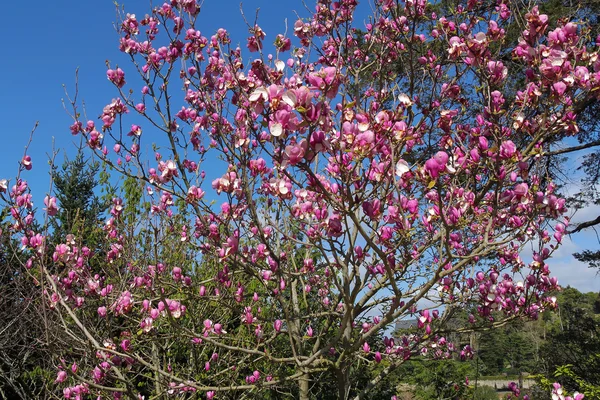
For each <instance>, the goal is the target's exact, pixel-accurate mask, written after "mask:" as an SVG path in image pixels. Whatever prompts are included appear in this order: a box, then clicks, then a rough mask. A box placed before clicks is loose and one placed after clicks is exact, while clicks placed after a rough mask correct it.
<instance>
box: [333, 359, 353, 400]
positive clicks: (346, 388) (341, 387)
mask: <svg viewBox="0 0 600 400" xmlns="http://www.w3.org/2000/svg"><path fill="white" fill-rule="evenodd" d="M336 375H337V386H338V400H347V399H348V395H349V394H350V368H348V366H347V365H342V366H340V368H339V369H338V370H337V371H336Z"/></svg>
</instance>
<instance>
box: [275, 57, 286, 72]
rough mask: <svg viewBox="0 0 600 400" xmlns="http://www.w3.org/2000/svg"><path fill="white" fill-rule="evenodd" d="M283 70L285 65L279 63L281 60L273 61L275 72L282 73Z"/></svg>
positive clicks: (281, 62)
mask: <svg viewBox="0 0 600 400" xmlns="http://www.w3.org/2000/svg"><path fill="white" fill-rule="evenodd" d="M284 68H285V63H284V62H283V61H281V60H277V61H275V69H276V70H277V72H281V71H283V69H284Z"/></svg>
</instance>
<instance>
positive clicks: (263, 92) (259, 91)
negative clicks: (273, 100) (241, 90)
mask: <svg viewBox="0 0 600 400" xmlns="http://www.w3.org/2000/svg"><path fill="white" fill-rule="evenodd" d="M261 97H262V98H263V99H265V100H267V99H268V98H269V94H268V93H267V89H265V88H264V86H261V87H258V88H256V89H255V90H254V92H252V94H251V95H250V97H249V100H250V101H257V100H258V99H260V98H261Z"/></svg>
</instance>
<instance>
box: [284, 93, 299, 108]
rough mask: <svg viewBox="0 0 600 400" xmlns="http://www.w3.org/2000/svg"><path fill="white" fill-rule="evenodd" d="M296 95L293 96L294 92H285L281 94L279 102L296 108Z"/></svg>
mask: <svg viewBox="0 0 600 400" xmlns="http://www.w3.org/2000/svg"><path fill="white" fill-rule="evenodd" d="M296 100H297V99H296V95H295V94H294V92H291V91H289V90H288V91H287V92H285V93H284V94H283V96H281V101H283V102H284V103H285V104H287V105H288V106H290V107H296Z"/></svg>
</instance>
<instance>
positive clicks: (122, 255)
mask: <svg viewBox="0 0 600 400" xmlns="http://www.w3.org/2000/svg"><path fill="white" fill-rule="evenodd" d="M507 4H508V3H505V2H503V1H502V0H500V1H499V2H498V3H494V2H492V3H490V2H487V1H483V0H482V1H475V0H474V1H468V2H460V3H457V5H456V7H455V8H454V9H453V10H452V12H451V13H450V14H448V15H436V14H435V12H433V8H432V6H431V5H429V4H427V3H426V2H425V1H423V0H417V1H413V0H410V1H407V2H400V1H397V2H396V1H391V0H381V1H377V2H376V4H374V5H373V6H372V8H371V14H370V15H360V16H359V15H358V14H357V12H356V8H357V2H356V1H355V0H340V1H337V2H333V1H327V0H323V1H320V2H319V3H318V4H317V5H316V8H315V12H314V14H313V15H312V16H310V17H308V18H306V19H299V20H298V21H296V22H295V23H294V24H293V35H290V37H288V36H286V35H283V34H279V35H272V36H270V38H269V37H267V34H266V33H265V32H264V31H263V30H262V29H261V28H260V27H259V26H258V25H253V26H249V32H250V36H249V37H248V38H247V41H246V43H245V48H241V47H238V46H236V45H235V41H234V39H232V38H230V36H229V33H228V32H227V31H226V30H225V29H219V30H218V31H216V32H210V33H206V32H202V31H201V29H202V27H201V26H198V24H196V19H197V17H198V15H199V13H200V4H199V2H197V1H196V0H172V1H171V2H170V3H169V2H167V3H165V4H163V5H162V6H159V7H156V8H155V9H154V10H152V12H151V13H150V14H148V15H146V16H145V17H143V18H139V16H138V17H136V15H134V14H124V15H122V21H121V22H120V23H119V33H120V47H119V48H120V50H121V51H122V52H123V53H125V55H126V56H127V57H128V59H129V61H130V62H129V63H128V64H127V65H120V66H118V67H117V66H109V69H108V71H107V77H108V80H109V81H110V82H112V84H114V86H115V88H116V96H115V98H114V99H113V100H112V101H110V102H109V103H108V104H107V105H106V107H104V109H103V110H102V115H101V116H100V119H99V120H89V121H86V119H85V118H83V117H82V116H81V114H80V112H79V111H78V108H77V104H76V103H75V102H73V103H72V105H73V117H74V123H73V125H72V126H71V133H72V134H73V135H81V136H83V138H84V139H85V141H86V142H87V144H88V145H89V149H90V151H92V152H94V153H95V154H96V156H97V157H98V158H99V159H100V160H101V161H102V162H103V163H104V164H105V165H109V166H110V167H111V168H112V169H113V170H114V171H117V172H118V173H119V174H120V175H122V176H123V177H124V179H125V180H124V182H126V185H124V187H123V190H121V191H120V192H119V196H118V197H115V198H114V200H113V204H112V208H111V210H110V215H109V217H108V219H107V220H106V224H105V225H104V231H105V233H106V238H105V242H104V243H101V244H99V245H95V246H94V247H92V248H91V247H88V246H86V238H85V237H77V236H74V235H71V236H68V237H67V242H65V243H60V244H58V245H56V246H55V248H52V249H48V248H47V245H46V242H45V235H46V234H45V233H44V231H43V230H39V229H38V230H36V229H34V225H33V221H34V220H35V218H36V217H35V216H34V212H35V210H36V209H35V208H34V207H33V204H32V200H31V198H32V197H31V194H30V193H29V190H28V186H27V184H26V182H25V180H24V179H18V180H16V181H15V182H13V183H11V184H7V183H6V181H5V182H4V184H3V186H2V189H3V191H4V192H7V193H5V194H3V195H2V196H3V199H4V200H5V202H6V203H7V206H8V207H9V208H10V212H11V219H10V220H9V221H6V223H5V226H4V231H5V233H6V232H8V234H9V235H11V236H13V237H14V238H17V239H18V240H20V241H21V243H22V244H23V246H24V247H25V248H26V249H27V250H28V251H29V252H30V255H31V258H30V259H29V262H28V263H27V265H26V267H27V268H28V272H29V274H30V275H31V276H32V277H34V278H36V279H37V280H38V282H40V284H41V285H43V290H44V294H45V296H46V301H47V305H48V306H49V307H50V308H51V309H52V310H53V312H55V313H57V314H58V315H59V316H60V321H62V326H63V330H64V332H65V335H66V336H67V337H68V338H69V340H71V343H72V345H71V347H69V348H66V349H65V350H64V352H63V353H62V354H61V357H62V358H61V363H60V365H57V368H58V374H57V378H56V383H57V384H59V385H60V388H62V389H63V394H64V397H65V398H82V397H85V396H87V395H88V394H90V395H92V394H93V395H94V396H97V395H102V396H108V397H109V398H110V397H113V398H116V399H118V398H143V397H144V396H147V397H146V398H148V397H151V398H155V397H161V396H167V395H172V396H176V397H194V398H196V397H195V396H201V397H205V398H207V399H212V398H242V397H244V396H246V397H252V398H279V396H283V395H285V394H288V395H293V396H297V397H299V398H301V399H308V398H311V397H313V396H316V395H317V394H316V390H317V388H318V387H319V385H321V387H323V386H325V387H326V388H327V390H329V391H331V388H336V389H335V391H336V392H337V394H336V395H335V397H337V398H339V399H347V398H356V399H362V398H372V397H371V395H370V394H371V393H373V391H374V390H376V389H377V388H378V387H379V386H381V385H382V384H383V383H384V382H385V377H386V375H388V374H389V373H391V372H393V371H394V369H395V368H396V367H397V366H398V365H400V364H402V363H403V362H405V361H406V360H408V359H410V358H411V357H414V356H416V355H419V356H424V357H431V358H437V359H443V358H451V357H456V358H459V357H460V358H463V359H464V358H468V357H471V356H472V355H473V349H471V348H470V347H469V346H464V343H463V344H462V345H461V344H460V343H453V342H452V341H451V340H450V337H449V336H448V335H449V333H450V332H451V329H450V328H449V325H448V324H447V322H448V321H449V319H450V318H451V317H452V315H453V314H454V313H456V312H458V311H461V310H472V313H471V314H470V315H468V321H467V322H466V323H465V326H462V327H460V328H453V329H452V330H453V331H459V332H469V331H474V330H480V329H491V328H493V327H495V326H499V325H502V324H504V323H506V321H507V320H511V319H515V318H533V319H535V318H537V317H538V315H539V314H540V312H541V311H543V310H545V309H548V308H553V307H554V306H555V299H554V298H551V297H549V295H548V293H549V292H552V291H555V290H557V289H558V284H557V280H556V279H555V278H553V277H551V275H550V265H549V264H551V262H550V261H549V258H550V257H551V256H552V254H553V252H554V251H555V250H556V248H557V246H558V245H559V244H560V242H561V239H562V236H563V234H564V233H565V230H566V229H567V228H566V225H567V222H568V221H567V220H566V219H565V218H564V217H562V215H563V214H564V213H565V211H566V209H565V205H564V204H565V201H564V199H562V198H560V196H558V195H557V194H556V193H555V185H554V184H553V183H552V182H550V181H549V180H548V179H547V176H546V175H545V173H544V162H545V156H544V155H545V153H547V152H548V150H549V146H550V145H551V144H552V143H555V142H556V141H557V140H559V139H561V138H564V137H566V136H570V135H576V134H577V132H578V128H577V124H576V113H575V111H576V109H577V105H578V104H580V103H581V102H583V101H588V100H589V99H591V98H593V97H594V96H596V93H597V90H598V88H599V87H600V73H599V72H597V71H598V70H600V60H598V58H597V47H596V44H595V43H593V41H591V40H590V38H589V37H587V30H586V27H585V26H582V25H576V24H574V23H568V22H567V21H561V22H560V24H559V25H558V26H557V27H549V26H548V18H547V16H545V15H543V14H540V12H539V11H538V9H537V8H536V7H533V8H532V9H531V10H529V11H525V10H519V9H510V7H508V5H507ZM138 15H139V14H138ZM514 21H518V22H521V23H522V24H524V30H523V31H522V33H521V34H520V39H519V41H518V45H517V46H516V47H514V48H507V47H505V45H504V43H505V35H506V32H505V27H507V26H509V25H510V24H512V23H513V22H514ZM511 26H514V25H511ZM269 43H273V45H272V50H271V51H270V53H271V54H268V53H269V50H268V49H269V48H270V47H271V45H270V44H269ZM506 57H509V58H510V57H511V58H512V59H513V61H514V63H513V64H514V65H516V66H518V68H517V67H513V68H512V69H511V71H510V73H511V74H514V76H517V77H519V76H520V77H521V79H513V80H512V81H511V82H513V84H512V85H510V87H508V86H509V85H506V87H505V84H504V83H505V81H506V80H507V75H508V73H509V71H508V69H507V67H505V66H504V64H503V62H502V61H501V59H503V58H506ZM515 68H516V69H515ZM513 69H515V70H513ZM513 78H514V77H513ZM515 82H517V83H515ZM21 168H22V170H28V169H30V168H31V160H30V159H28V158H27V157H25V158H24V159H23V161H22V163H21ZM22 175H23V178H24V177H25V176H24V175H25V171H23V174H22ZM13 185H14V186H13ZM57 207H58V205H57V204H56V201H55V199H54V198H53V197H52V195H51V194H50V195H49V196H47V197H46V199H45V208H44V211H45V214H46V220H48V219H52V218H53V215H55V214H56V212H57ZM525 246H529V247H530V248H533V256H532V257H531V259H529V258H525V256H523V257H522V256H521V251H522V250H523V249H524V247H525ZM407 318H408V319H416V320H417V327H416V328H415V329H414V330H413V331H412V332H411V333H410V334H406V335H401V334H400V335H396V336H392V330H393V324H394V323H395V322H396V321H397V320H399V319H407ZM452 326H454V324H453V325H452ZM352 376H361V377H367V379H366V380H365V379H362V380H360V381H359V380H354V379H351V377H352ZM391 390H392V391H393V390H394V388H391ZM517 390H518V388H516V387H515V391H517ZM554 392H555V393H554V394H555V395H556V396H559V397H560V396H563V394H562V389H560V388H559V387H556V388H555V389H554ZM319 396H321V395H319ZM323 397H324V395H323Z"/></svg>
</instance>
